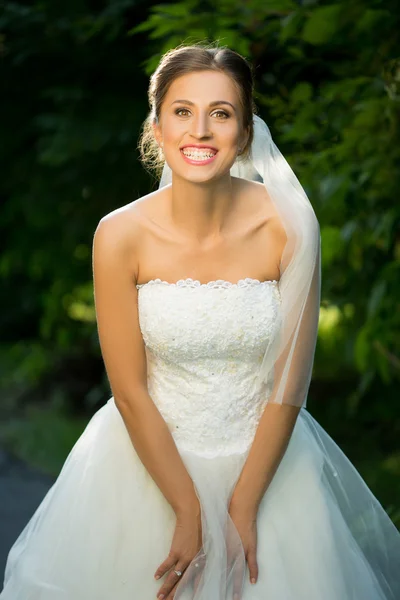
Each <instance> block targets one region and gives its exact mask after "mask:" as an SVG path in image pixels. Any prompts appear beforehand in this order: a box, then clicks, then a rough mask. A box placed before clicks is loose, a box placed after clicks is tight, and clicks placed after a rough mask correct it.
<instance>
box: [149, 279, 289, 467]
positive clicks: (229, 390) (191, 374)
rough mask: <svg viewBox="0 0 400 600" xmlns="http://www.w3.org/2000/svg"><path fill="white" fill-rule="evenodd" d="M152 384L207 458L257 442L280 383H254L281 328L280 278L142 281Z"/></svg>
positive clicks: (188, 446)
mask: <svg viewBox="0 0 400 600" xmlns="http://www.w3.org/2000/svg"><path fill="white" fill-rule="evenodd" d="M137 288H138V294H139V297H138V303H139V323H140V328H141V331H142V335H143V339H144V342H145V347H146V356H147V364H148V389H149V393H150V395H151V397H152V399H153V401H154V402H155V404H156V405H157V407H158V409H159V411H160V413H161V414H162V416H163V418H164V419H165V421H166V423H167V425H168V427H169V429H170V431H171V433H172V435H173V437H174V439H175V442H176V444H177V446H178V448H182V449H184V450H188V451H192V452H195V453H197V454H200V455H202V456H209V457H212V456H216V455H228V454H232V453H236V452H244V451H246V449H248V448H249V446H250V445H251V442H252V439H253V437H254V434H255V430H256V428H257V424H258V421H259V418H260V416H261V413H262V410H263V408H264V406H265V404H266V402H267V400H268V397H269V394H270V393H271V390H272V383H273V382H272V380H270V381H268V383H267V384H262V387H261V388H257V387H254V382H255V375H256V374H257V372H258V369H259V366H260V364H261V361H262V358H263V355H264V352H265V348H266V345H267V342H268V340H269V338H270V337H271V336H273V335H274V334H275V333H276V332H277V329H278V327H279V305H280V293H279V284H278V282H277V281H276V280H268V281H259V280H257V279H252V278H246V279H241V280H239V281H238V282H237V283H231V282H228V281H225V280H215V281H210V282H208V283H206V284H202V283H200V282H199V281H197V280H193V279H190V278H188V279H181V280H179V281H177V282H176V283H168V282H166V281H162V280H161V279H153V280H151V281H149V282H147V283H144V284H138V285H137Z"/></svg>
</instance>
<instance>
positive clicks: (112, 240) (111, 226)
mask: <svg viewBox="0 0 400 600" xmlns="http://www.w3.org/2000/svg"><path fill="white" fill-rule="evenodd" d="M163 194H164V191H163V190H161V191H160V190H156V191H155V192H151V193H150V194H146V195H145V196H142V197H140V198H138V199H137V200H134V201H133V202H130V203H128V204H125V205H124V206H121V207H119V208H116V209H115V210H112V211H111V212H109V213H108V214H106V215H104V217H102V218H101V219H100V221H99V223H98V225H97V228H96V232H95V238H96V237H100V236H101V237H102V238H104V240H108V243H109V244H111V245H112V247H113V248H116V249H117V248H124V247H125V248H127V247H130V248H132V247H134V246H135V245H136V244H140V240H141V238H142V236H143V235H144V234H145V232H146V231H147V229H148V226H149V222H150V221H151V219H152V216H153V215H154V214H157V207H158V206H159V205H160V200H161V199H162V196H163ZM106 243H107V242H106Z"/></svg>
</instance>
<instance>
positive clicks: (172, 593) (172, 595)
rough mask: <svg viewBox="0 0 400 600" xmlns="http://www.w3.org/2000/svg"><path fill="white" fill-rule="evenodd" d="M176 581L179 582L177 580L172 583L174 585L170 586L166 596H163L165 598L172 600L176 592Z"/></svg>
mask: <svg viewBox="0 0 400 600" xmlns="http://www.w3.org/2000/svg"><path fill="white" fill-rule="evenodd" d="M179 579H180V578H179ZM178 583H179V581H177V582H176V584H175V585H174V587H173V588H172V590H171V591H170V593H169V594H168V596H167V597H166V598H165V600H173V598H174V596H175V593H176V588H177V587H178Z"/></svg>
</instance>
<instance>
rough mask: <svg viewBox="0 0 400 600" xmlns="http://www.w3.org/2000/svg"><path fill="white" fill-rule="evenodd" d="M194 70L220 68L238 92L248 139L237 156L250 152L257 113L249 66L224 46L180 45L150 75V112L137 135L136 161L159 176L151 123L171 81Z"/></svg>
mask: <svg viewBox="0 0 400 600" xmlns="http://www.w3.org/2000/svg"><path fill="white" fill-rule="evenodd" d="M194 71H220V72H222V73H225V74H226V75H229V76H230V77H231V79H232V81H233V83H234V85H235V86H236V89H237V91H238V95H239V100H240V105H241V108H242V115H243V127H245V128H246V127H248V128H249V138H248V141H247V143H246V145H245V146H244V148H243V149H242V152H241V153H240V156H239V157H238V158H239V160H241V159H242V160H243V159H244V158H246V157H247V156H248V155H249V153H250V148H251V143H252V141H253V136H254V129H253V113H255V112H257V109H256V106H255V103H254V99H253V90H254V78H253V69H252V65H251V64H250V63H249V62H247V60H246V59H245V58H244V57H243V56H241V55H240V54H238V53H237V52H235V51H234V50H231V49H230V48H227V47H226V46H219V44H218V42H217V43H216V45H213V44H208V43H204V42H199V43H197V44H192V45H190V46H184V45H180V46H177V47H176V48H173V49H172V50H168V51H167V52H166V53H165V54H164V55H163V56H162V58H161V60H160V62H159V65H158V67H157V69H156V70H155V71H154V73H153V74H152V75H151V77H150V85H149V89H148V99H149V105H150V112H149V114H148V115H147V118H146V120H145V121H144V124H143V127H142V133H141V135H140V138H139V144H138V149H139V151H140V160H141V162H142V164H143V165H144V167H145V168H147V169H148V170H149V171H154V172H155V174H156V176H157V177H160V176H161V173H162V169H163V166H164V157H163V153H162V151H161V149H160V148H159V146H158V144H157V141H156V139H155V137H154V131H153V127H152V123H153V122H155V121H157V120H159V118H160V113H161V105H162V103H163V100H164V98H165V96H166V94H167V92H168V89H169V87H170V85H171V84H172V82H173V81H174V80H175V79H177V78H178V77H180V76H181V75H185V74H187V73H192V72H194Z"/></svg>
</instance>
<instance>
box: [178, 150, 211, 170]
mask: <svg viewBox="0 0 400 600" xmlns="http://www.w3.org/2000/svg"><path fill="white" fill-rule="evenodd" d="M180 152H181V155H182V157H183V159H184V160H185V161H186V162H187V163H189V164H190V165H196V166H198V167H201V166H203V165H208V164H209V163H210V162H212V161H213V160H214V158H215V157H216V156H217V154H218V151H217V152H216V153H215V154H214V156H211V157H210V158H205V159H204V160H194V159H193V158H189V157H188V156H185V155H184V153H183V152H182V150H181V151H180Z"/></svg>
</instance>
